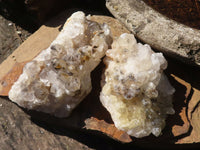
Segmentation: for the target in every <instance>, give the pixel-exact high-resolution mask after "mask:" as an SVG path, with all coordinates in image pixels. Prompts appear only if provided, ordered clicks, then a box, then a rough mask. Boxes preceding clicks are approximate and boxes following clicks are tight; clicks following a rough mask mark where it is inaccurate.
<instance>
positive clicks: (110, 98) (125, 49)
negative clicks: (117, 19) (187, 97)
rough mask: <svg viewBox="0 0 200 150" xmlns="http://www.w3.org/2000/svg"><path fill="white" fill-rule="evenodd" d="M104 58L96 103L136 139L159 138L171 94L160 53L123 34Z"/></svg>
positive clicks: (118, 126)
mask: <svg viewBox="0 0 200 150" xmlns="http://www.w3.org/2000/svg"><path fill="white" fill-rule="evenodd" d="M106 56H107V57H106V58H105V60H104V61H105V64H106V66H107V68H106V70H105V74H104V76H103V78H102V91H101V94H100V100H101V102H102V104H103V105H104V106H105V107H106V108H107V110H108V111H109V112H110V114H111V117H112V119H113V121H114V123H115V126H116V127H117V128H118V129H120V130H123V131H125V132H127V133H128V134H129V135H132V136H134V137H137V138H140V137H144V136H148V135H149V134H151V133H152V134H154V135H155V136H159V135H160V133H161V130H162V129H163V128H164V126H165V118H166V116H167V114H173V113H174V109H173V106H172V95H173V93H174V92H175V90H174V88H173V87H172V86H171V85H170V83H169V81H168V80H167V77H166V76H165V75H164V73H163V70H164V69H165V68H166V67H167V62H166V60H165V58H164V57H163V55H162V53H155V52H153V51H152V50H151V48H150V46H149V45H142V44H141V43H137V42H136V40H135V38H134V35H132V34H126V33H124V34H122V35H121V36H120V37H119V38H118V39H117V40H115V41H114V42H113V44H112V49H110V50H108V51H107V52H106Z"/></svg>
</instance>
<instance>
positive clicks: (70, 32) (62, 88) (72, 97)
mask: <svg viewBox="0 0 200 150" xmlns="http://www.w3.org/2000/svg"><path fill="white" fill-rule="evenodd" d="M41 40H42V39H41ZM111 42H112V38H111V35H110V30H109V28H108V26H107V25H106V24H103V25H100V24H98V23H97V22H94V21H91V20H90V16H88V17H86V16H85V15H84V13H83V12H76V13H74V14H72V16H71V17H70V18H69V19H68V20H67V22H66V24H65V25H64V27H63V29H62V31H61V33H60V34H59V35H58V37H57V38H56V39H55V40H54V41H53V42H52V44H51V45H50V46H49V47H48V48H47V49H46V50H43V51H42V52H41V53H40V54H39V55H38V56H37V57H36V58H34V59H33V60H32V61H31V62H29V63H27V64H26V65H25V67H24V69H23V73H22V74H21V75H20V77H19V78H18V80H17V81H16V82H15V83H14V85H13V86H12V88H11V90H10V91H9V98H10V99H11V100H12V101H13V102H15V103H17V104H18V105H20V106H22V107H25V108H27V109H34V110H37V111H42V112H46V113H50V114H53V115H55V116H57V117H67V116H68V115H69V114H70V112H71V111H72V110H73V109H74V108H75V107H76V106H77V105H78V104H79V103H80V102H81V101H82V100H83V99H84V98H85V96H86V95H87V94H88V93H89V92H90V91H91V78H90V73H91V71H92V70H93V69H94V68H95V67H96V66H97V65H98V64H99V62H100V61H101V58H102V57H103V56H104V55H105V51H106V50H107V49H108V46H109V45H110V44H111ZM36 44H37V43H36Z"/></svg>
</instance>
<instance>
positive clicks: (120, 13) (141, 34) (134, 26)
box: [106, 0, 200, 66]
mask: <svg viewBox="0 0 200 150" xmlns="http://www.w3.org/2000/svg"><path fill="white" fill-rule="evenodd" d="M106 6H107V8H108V9H109V11H110V12H111V13H112V14H113V15H114V16H115V17H116V18H117V19H119V20H120V21H121V22H122V23H124V24H125V26H126V27H127V28H128V29H129V30H130V31H131V32H133V34H134V35H135V36H136V37H137V38H138V39H140V40H141V41H143V42H144V43H147V44H149V45H150V46H151V47H153V48H155V49H157V50H159V51H162V52H163V53H166V54H167V55H169V56H172V57H175V58H178V59H180V60H182V61H183V62H186V63H189V64H193V65H198V66H199V65H200V59H199V58H200V53H199V49H200V31H199V30H197V29H193V28H190V27H188V26H185V25H183V24H180V23H178V22H176V21H174V20H171V19H169V18H166V17H165V16H164V15H162V14H160V13H158V12H157V11H155V10H154V9H152V8H151V7H150V6H148V5H147V4H145V3H144V2H143V1H142V0H140V1H139V0H107V2H106Z"/></svg>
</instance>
